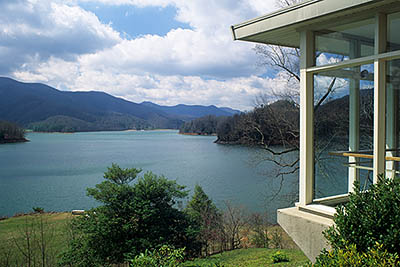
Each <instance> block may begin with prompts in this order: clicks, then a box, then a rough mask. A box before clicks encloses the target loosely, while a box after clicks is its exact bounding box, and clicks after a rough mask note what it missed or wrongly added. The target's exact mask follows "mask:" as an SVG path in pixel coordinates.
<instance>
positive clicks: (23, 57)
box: [0, 0, 286, 110]
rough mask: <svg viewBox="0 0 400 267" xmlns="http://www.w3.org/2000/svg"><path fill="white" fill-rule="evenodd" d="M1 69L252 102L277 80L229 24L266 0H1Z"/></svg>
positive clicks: (186, 100) (213, 101) (58, 83)
mask: <svg viewBox="0 0 400 267" xmlns="http://www.w3.org/2000/svg"><path fill="white" fill-rule="evenodd" d="M0 9H1V10H2V16H0V75H1V76H8V77H11V78H14V79H17V80H19V81H24V82H41V83H45V84H48V85H50V86H53V87H55V88H57V89H61V90H70V91H90V90H96V91H104V92H107V93H109V94H112V95H114V96H117V97H122V98H125V99H127V100H130V101H134V102H142V101H152V102H155V103H157V104H162V105H176V104H179V103H183V104H200V105H217V106H228V107H232V108H237V109H241V110H248V109H251V108H252V106H253V105H254V99H255V98H256V97H257V96H258V95H260V94H264V93H268V92H272V91H274V90H281V89H282V90H283V88H284V87H285V81H286V79H285V77H284V75H282V74H281V73H278V72H276V71H273V70H268V69H266V68H260V67H258V66H257V60H258V59H257V56H256V54H255V52H254V51H253V47H254V44H251V43H245V42H239V41H236V42H234V41H233V40H232V35H231V32H230V25H232V24H236V23H240V22H243V21H244V20H247V19H251V18H254V17H256V16H260V15H263V14H265V13H269V12H272V11H274V10H276V9H277V7H276V5H275V0H208V1H207V2H206V3H205V2H204V1H203V0H190V1H187V0H151V1H150V0H113V1H111V0H64V1H62V0H9V1H7V0H0Z"/></svg>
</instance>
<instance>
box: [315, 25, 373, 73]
mask: <svg viewBox="0 0 400 267" xmlns="http://www.w3.org/2000/svg"><path fill="white" fill-rule="evenodd" d="M315 36H316V37H315V46H316V65H317V66H319V65H325V64H330V63H335V62H339V61H343V60H348V59H353V58H359V57H364V56H370V55H373V53H374V38H375V20H374V19H373V18H372V19H368V20H363V21H359V22H354V23H347V24H345V25H341V26H335V27H331V28H327V29H323V30H319V31H316V32H315Z"/></svg>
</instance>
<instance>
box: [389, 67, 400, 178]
mask: <svg viewBox="0 0 400 267" xmlns="http://www.w3.org/2000/svg"><path fill="white" fill-rule="evenodd" d="M386 71H387V77H388V79H387V87H386V156H387V157H399V155H400V154H399V125H400V114H399V96H400V94H399V91H400V60H391V61H389V62H388V63H387V68H386ZM398 171H399V162H398V161H396V160H390V158H389V160H386V175H387V176H388V177H390V178H392V177H394V175H395V174H399V172H398Z"/></svg>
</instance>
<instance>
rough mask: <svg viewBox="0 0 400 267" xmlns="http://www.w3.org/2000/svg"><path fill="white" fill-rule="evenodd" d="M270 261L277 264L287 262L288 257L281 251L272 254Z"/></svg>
mask: <svg viewBox="0 0 400 267" xmlns="http://www.w3.org/2000/svg"><path fill="white" fill-rule="evenodd" d="M271 259H272V261H273V262H274V263H279V262H288V261H289V257H288V255H286V254H285V253H283V252H281V251H277V252H275V253H274V254H272V255H271Z"/></svg>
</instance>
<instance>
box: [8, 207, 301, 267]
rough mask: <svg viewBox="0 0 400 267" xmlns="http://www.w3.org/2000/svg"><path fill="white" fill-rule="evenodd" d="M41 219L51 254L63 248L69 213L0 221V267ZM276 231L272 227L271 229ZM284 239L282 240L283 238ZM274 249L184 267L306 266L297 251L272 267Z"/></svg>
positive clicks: (226, 255) (289, 252)
mask: <svg viewBox="0 0 400 267" xmlns="http://www.w3.org/2000/svg"><path fill="white" fill-rule="evenodd" d="M40 218H41V219H43V222H44V225H45V226H46V227H48V228H49V229H51V230H50V231H48V232H49V235H48V236H50V239H51V240H50V241H49V244H50V245H51V247H52V250H53V252H54V253H55V254H58V253H59V252H60V251H62V250H63V249H64V248H65V247H66V239H67V224H68V222H69V220H70V219H71V218H72V215H71V214H70V213H46V214H39V215H25V216H19V217H13V218H9V219H6V220H2V221H0V266H1V262H2V257H3V258H4V257H5V254H4V253H5V252H6V250H5V249H9V248H12V255H13V256H12V258H15V257H17V258H20V257H21V253H20V251H18V249H17V248H16V246H15V242H16V241H17V242H18V240H21V239H22V238H23V235H24V230H25V229H27V228H26V227H27V226H28V227H31V226H32V222H34V224H35V225H36V226H35V227H36V228H35V229H37V223H38V221H39V219H40ZM273 227H276V226H273ZM284 239H285V238H284ZM276 251H277V249H263V248H248V249H238V250H234V251H228V252H223V253H221V254H217V255H214V256H211V257H209V258H206V259H196V260H195V261H189V262H186V263H185V264H184V266H196V265H199V264H210V263H220V265H221V266H224V267H231V266H232V267H233V266H235V267H241V266H243V267H245V266H246V267H252V266H254V267H262V266H301V265H303V264H305V263H307V262H308V260H307V258H306V257H305V256H304V254H303V253H302V252H301V251H300V250H298V249H282V250H281V251H283V252H284V253H286V254H287V255H288V256H289V259H290V262H288V263H277V264H273V263H272V260H271V255H272V254H273V253H275V252H276Z"/></svg>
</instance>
